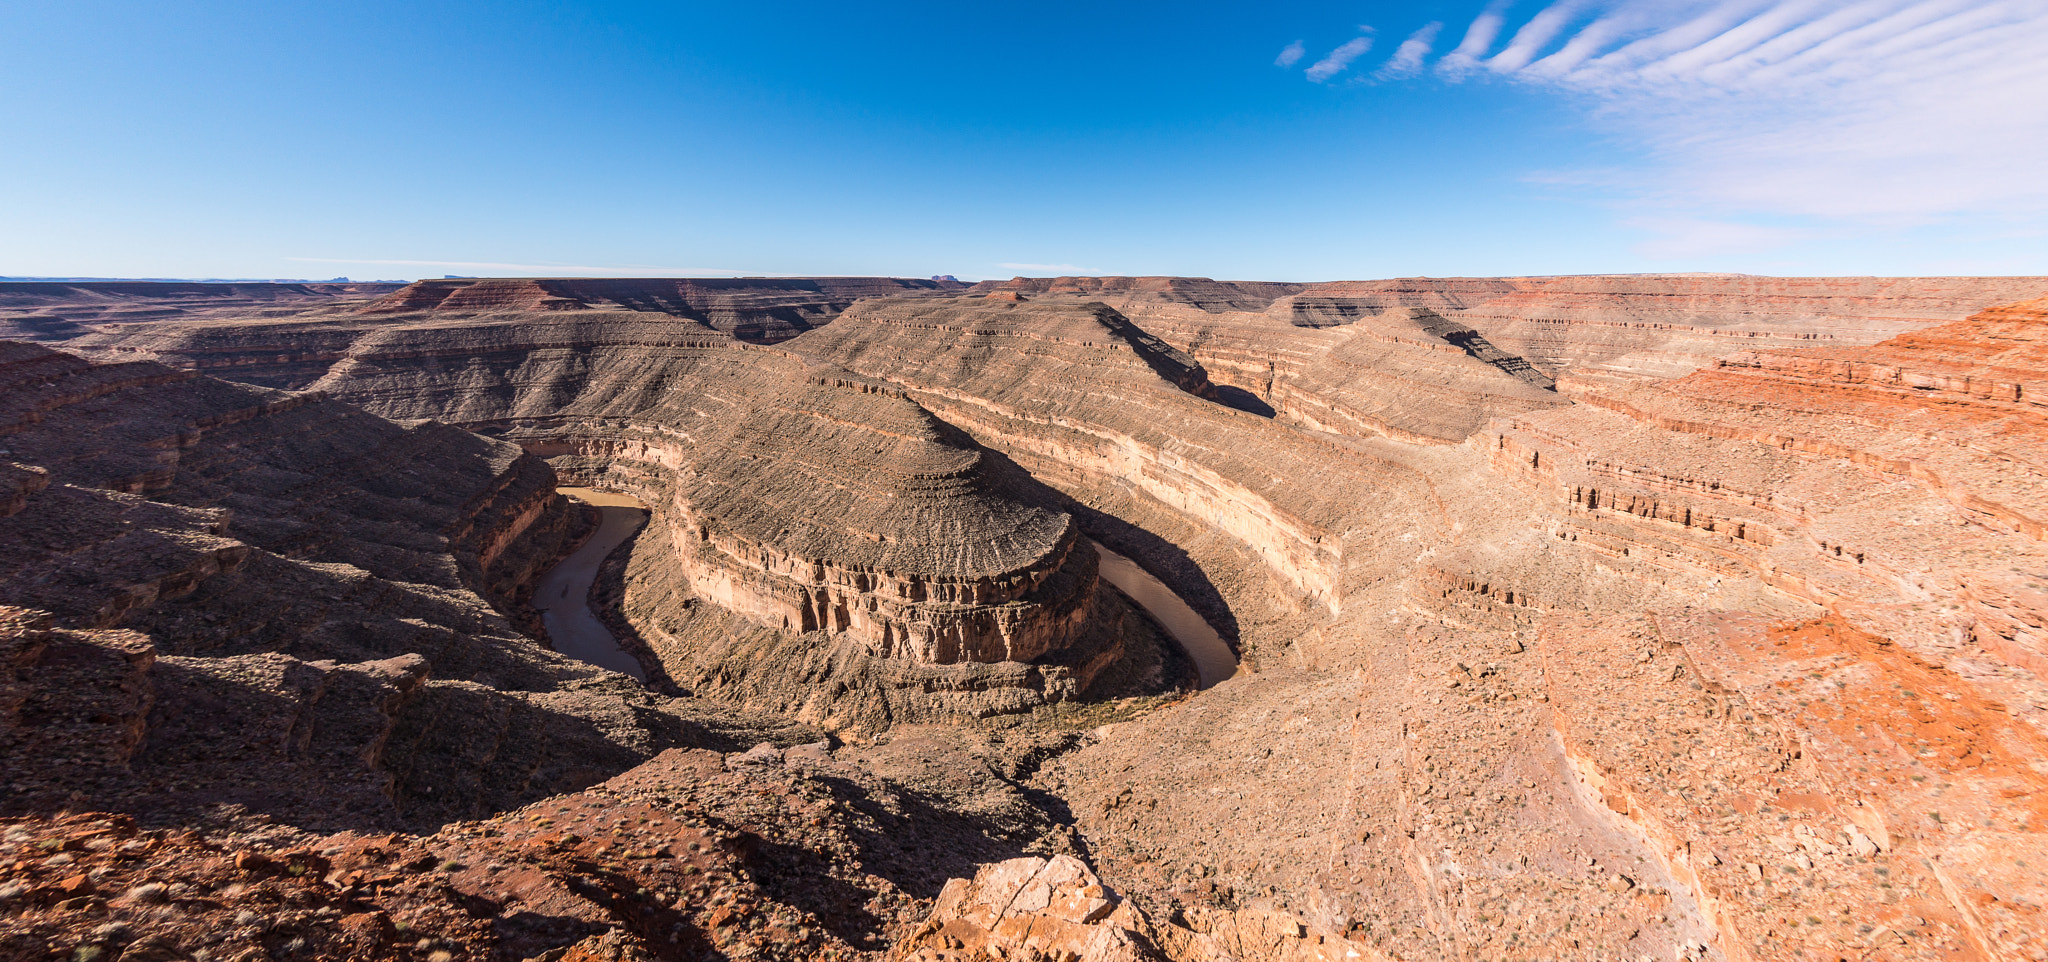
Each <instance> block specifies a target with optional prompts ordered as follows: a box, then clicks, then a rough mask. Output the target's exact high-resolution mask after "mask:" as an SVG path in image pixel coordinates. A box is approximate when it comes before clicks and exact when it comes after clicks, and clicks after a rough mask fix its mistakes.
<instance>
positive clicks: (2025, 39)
mask: <svg viewBox="0 0 2048 962" xmlns="http://www.w3.org/2000/svg"><path fill="white" fill-rule="evenodd" d="M1506 10H1507V8H1506V6H1505V5H1504V4H1502V3H1499V2H1495V3H1491V4H1489V5H1488V6H1486V7H1485V8H1484V9H1483V10H1482V11H1481V12H1480V13H1478V14H1477V15H1475V16H1474V18H1473V20H1472V22H1471V23H1470V25H1469V26H1468V27H1467V28H1466V30H1465V34H1464V40H1463V41H1462V42H1461V43H1460V44H1459V46H1458V48H1457V49H1456V50H1455V51H1452V52H1451V53H1449V54H1446V55H1444V56H1442V57H1440V58H1438V59H1437V60H1436V62H1435V64H1434V67H1435V70H1436V71H1437V72H1438V73H1439V74H1440V75H1442V76H1444V77H1446V78H1447V79H1450V80H1453V81H1456V80H1461V79H1465V78H1467V77H1469V76H1471V75H1472V74H1473V73H1474V70H1475V68H1476V67H1480V66H1484V67H1486V68H1488V71H1489V72H1491V73H1494V74H1497V75H1499V76H1503V77H1506V78H1508V79H1510V80H1514V81H1519V82H1523V83H1527V84H1530V85H1534V86H1541V87H1550V88H1553V89H1556V90H1558V91H1560V92H1564V93H1568V94H1574V95H1579V96H1582V97H1585V98H1587V105H1588V107H1589V108H1590V109H1591V113H1590V114H1589V116H1590V118H1591V119H1592V121H1593V122H1594V123H1595V124H1596V125H1599V126H1603V127H1606V128H1607V129H1609V130H1612V131H1613V132H1614V133H1615V134H1616V135H1618V136H1619V137H1621V138H1623V139H1624V141H1627V140H1633V141H1634V142H1635V143H1636V144H1637V145H1638V146H1640V147H1641V148H1643V149H1644V150H1645V151H1646V152H1647V153H1648V154H1649V156H1650V157H1652V158H1653V167H1652V169H1651V170H1649V171H1646V172H1645V173H1646V175H1647V176H1646V177H1644V178H1643V179H1642V181H1641V182H1640V183H1639V185H1638V186H1637V187H1635V188H1623V190H1624V191H1626V192H1628V193H1629V194H1630V202H1631V204H1632V205H1634V206H1635V207H1636V208H1637V209H1638V210H1639V211H1642V212H1643V213H1642V216H1640V217H1638V218H1636V219H1635V220H1634V221H1632V222H1631V223H1632V224H1633V225H1634V226H1636V227H1639V228H1641V229H1644V230H1647V231H1650V232H1652V233H1656V234H1659V235H1661V236H1663V237H1664V238H1666V239H1665V240H1663V241H1658V242H1655V243H1653V244H1651V245H1649V247H1650V248H1651V249H1653V250H1655V251H1657V252H1659V253H1660V254H1666V255H1671V256H1679V255H1682V254H1688V253H1692V254H1703V253H1706V252H1711V251H1720V250H1724V249H1734V248H1738V247H1748V248H1754V249H1761V248H1765V247H1769V246H1772V245H1776V244H1781V243H1785V242H1789V241H1792V240H1798V239H1801V238H1802V237H1810V236H1818V235H1802V234H1800V233H1798V232H1797V231H1792V230H1788V229H1785V228H1782V227H1760V226H1756V225H1746V224H1743V223H1738V221H1740V220H1741V219H1742V218H1745V217H1764V218H1773V217H1777V218H1782V217H1801V218H1812V219H1817V221H1818V222H1830V221H1832V222H1840V223H1849V222H1856V223H1863V224H1881V225H1891V226H1895V227H1903V226H1905V225H1909V224H1925V223H1929V222H1932V221H1934V220H1938V219H1942V218H1951V217H1955V216H1964V215H1975V216H1987V217H2007V218H2010V217H2013V216H2021V215H2024V214H2040V213H2044V212H2048V180H2044V179H2043V178H2042V177H2041V176H2040V173H2039V167H2040V161H2039V158H2040V157H2042V156H2048V57H2042V56H2041V55H2040V51H2041V50H2042V49H2048V0H1850V2H1846V3H1845V2H1841V0H1553V2H1551V3H1550V4H1549V5H1547V6H1545V7H1544V8H1543V9H1541V10H1539V11H1537V12H1536V13H1534V14H1533V15H1532V16H1531V17H1530V18H1529V19H1528V20H1527V21H1525V22H1523V23H1522V24H1521V25H1520V27H1519V28H1518V29H1516V30H1515V31H1514V32H1513V34H1512V36H1511V38H1510V39H1509V40H1508V41H1507V43H1506V44H1505V45H1504V46H1503V45H1500V43H1499V41H1500V37H1501V35H1502V34H1503V33H1504V32H1505V31H1506V27H1507V25H1508V21H1507V18H1506V15H1505V14H1506ZM1496 47H1499V49H1498V50H1496ZM1408 50H1409V48H1408V45H1407V44H1403V50H1402V51H1397V52H1396V54H1395V57H1394V59H1392V60H1390V61H1388V64H1387V65H1386V66H1385V67H1382V68H1381V70H1382V73H1383V74H1384V76H1386V77H1399V76H1412V75H1414V74H1415V73H1419V72H1420V71H1421V70H1422V69H1425V68H1426V67H1427V66H1428V64H1427V56H1428V50H1427V44H1424V45H1422V49H1420V50H1419V51H1417V52H1416V55H1415V56H1414V57H1412V58H1404V56H1403V54H1404V53H1406V52H1408Z"/></svg>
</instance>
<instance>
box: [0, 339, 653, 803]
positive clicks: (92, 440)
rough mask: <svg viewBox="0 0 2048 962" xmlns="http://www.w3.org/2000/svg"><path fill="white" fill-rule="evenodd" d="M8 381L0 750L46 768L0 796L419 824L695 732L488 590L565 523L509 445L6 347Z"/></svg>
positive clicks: (15, 760) (545, 488) (185, 376)
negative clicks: (511, 561) (10, 465)
mask: <svg viewBox="0 0 2048 962" xmlns="http://www.w3.org/2000/svg"><path fill="white" fill-rule="evenodd" d="M0 384H4V386H5V387H4V390H0V399H4V400H0V446H4V447H5V448H6V450H7V451H8V454H7V457H9V458H14V459H19V461H21V462H25V464H24V465H23V466H19V467H16V468H15V469H14V477H15V478H16V480H17V482H21V481H23V480H24V479H26V480H27V481H28V482H29V483H19V484H18V488H17V490H18V491H19V492H20V494H19V495H18V496H17V501H18V502H19V504H18V507H16V508H15V509H14V510H13V511H12V512H11V513H10V514H9V515H8V516H7V517H4V518H0V540H4V541H5V543H6V544H7V545H8V548H9V550H8V552H7V553H6V558H5V561H4V562H0V605H6V606H10V607H9V608H8V610H9V611H11V612H14V614H12V615H10V616H9V622H8V628H7V637H8V640H7V645H8V650H9V651H10V664H11V670H12V681H11V682H10V690H11V692H12V694H10V695H9V696H8V699H7V704H10V705H11V706H13V707H12V708H11V709H10V711H9V717H8V719H7V721H8V725H7V727H8V731H7V733H6V740H7V742H8V743H9V744H7V745H6V746H4V748H5V750H7V751H8V752H9V757H10V759H11V760H10V762H9V764H10V771H21V772H23V773H27V772H29V771H35V772H37V774H36V775H35V777H26V774H24V777H19V778H10V779H9V783H8V785H7V792H8V794H7V797H6V799H5V800H4V803H0V804H4V805H5V806H6V807H7V808H8V809H10V810H15V811H20V810H23V809H33V808H35V807H37V806H41V805H45V804H48V803H50V802H51V801H52V799H63V798H67V797H71V796H72V795H74V794H75V795H76V796H77V797H78V798H81V799H89V800H91V801H92V802H93V803H94V804H101V805H132V804H138V800H139V799H147V800H148V801H147V803H146V805H147V806H148V807H149V808H150V809H152V810H156V811H161V812H164V813H174V812H185V811H196V810H198V809H201V808H203V807H205V806H208V805H214V804H219V803H222V802H227V801H232V802H236V803H239V804H243V805H247V806H249V807H251V808H253V809H256V810H258V811H265V812H272V813H276V814H278V815H280V816H284V817H288V818H293V819H303V820H310V821H312V822H313V823H326V824H337V823H339V824H356V825H362V826H374V825H378V824H391V823H395V822H397V821H399V820H401V819H405V820H419V821H433V820H435V819H439V818H446V817H449V816H451V815H455V816H460V815H468V814H475V813H478V812H481V811H488V810H493V809H496V808H502V807H504V806H506V805H508V804H517V803H518V802H520V801H522V800H525V799H530V798H532V797H535V796H536V795H537V794H547V793H550V792H554V791H561V790H565V789H573V788H576V787H580V786H582V785H587V784H589V783H591V782H592V781H595V780H599V779H602V778H605V777H608V776H609V775H610V774H613V773H615V772H617V771H619V770H622V769H624V768H626V767H629V766H630V765H632V764H634V763H635V762H636V761H638V760H639V759H640V758H643V757H645V756H646V755H647V754H648V753H649V752H650V751H652V750H656V749H658V748H659V747H661V746H662V745H663V744H665V743H672V742H673V740H674V739H675V738H676V737H677V736H678V734H679V733H680V732H681V731H682V730H683V729H684V728H685V727H687V725H688V724H689V723H688V722H686V721H685V720H684V718H683V717H681V716H680V715H678V716H673V717H671V716H668V715H666V714H665V712H664V711H663V710H662V706H661V705H659V704H657V703H656V702H654V701H651V700H650V699H649V697H648V696H647V695H645V694H644V693H638V692H637V688H636V686H634V685H632V683H631V682H630V681H629V680H627V679H624V678H621V677H618V676H607V675H606V674H605V673H602V672H599V671H597V670H594V669H591V668H589V667H588V666H583V665H581V664H579V663H575V662H568V661H565V660H563V659H561V658H560V657H559V656H556V655H554V654H553V653H552V652H549V651H547V650H545V649H544V648H542V647H541V646H540V645H538V644H536V643H535V642H534V641H532V640H531V639H528V638H525V637H523V636H521V635H519V634H518V633H517V632H516V631H514V630H513V629H512V628H511V626H510V625H508V624H507V623H506V621H505V619H504V617H503V616H502V615H501V614H500V613H499V612H497V611H495V610H493V608H492V607H491V605H490V604H488V603H487V602H486V601H485V599H484V598H482V597H479V595H478V593H477V592H478V591H480V590H487V588H488V585H487V582H488V581H489V579H490V572H491V570H492V568H493V566H494V565H496V564H502V563H503V561H504V558H505V556H506V554H507V553H508V552H513V551H516V550H517V546H519V545H520V544H522V543H523V541H524V540H526V539H528V538H530V537H531V536H532V535H533V533H534V529H535V528H536V527H544V526H545V522H546V519H547V518H548V517H549V514H550V512H551V511H559V510H560V505H559V501H560V498H559V497H558V496H556V495H555V494H554V476H553V473H552V471H550V470H549V469H548V467H547V465H546V464H545V463H544V462H541V461H540V460H538V459H537V458H534V457H532V456H530V455H527V454H524V453H523V452H521V451H520V450H519V449H518V448H517V447H516V446H513V445H510V444H505V443H503V442H497V441H490V440H487V439H484V438H481V437H478V436H476V435H473V434H469V433H467V432H462V431H457V430H455V429H453V428H449V427H446V426H444V425H439V424H432V423H423V424H416V425H413V426H411V427H406V426H401V425H398V424H394V423H392V422H389V421H385V420H383V419H381V418H377V417H374V416H372V415H369V414H366V413H364V412H362V411H361V410H359V409H355V408H352V407H349V406H347V405H344V404H339V403H337V402H334V401H331V400H327V399H325V398H322V397H320V396H318V395H293V394H287V393H285V392H279V391H273V390H268V389H264V388H255V387H250V386H247V385H238V384H230V383H227V382H222V381H216V380H213V379H211V378H206V377H201V376H198V375H194V374H191V373H189V372H182V371H174V370H170V369H168V368H164V367H161V366H158V365H154V364H126V365H100V366H96V365H92V364H89V363H87V362H85V361H82V360H80V359H78V358H76V357H73V356H70V355H65V354H59V353H56V352H52V351H49V350H46V349H44V348H40V347H35V346H31V345H26V344H18V343H13V344H5V345H0ZM66 742H75V743H76V744H77V745H79V746H80V750H72V749H60V748H58V747H57V746H58V745H60V744H63V743H66ZM88 745H90V746H93V747H91V748H89V749H88V748H86V747H85V746H88ZM38 757H41V758H48V759H52V761H51V762H50V763H49V764H46V765H36V766H34V767H33V768H30V767H26V766H27V765H28V760H29V759H33V758H38ZM61 759H70V761H68V762H67V761H58V760H61ZM14 765H23V766H25V767H23V768H20V769H17V768H14V767H12V766H14Z"/></svg>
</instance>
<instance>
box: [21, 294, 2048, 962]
mask: <svg viewBox="0 0 2048 962" xmlns="http://www.w3.org/2000/svg"><path fill="white" fill-rule="evenodd" d="M162 287H163V289H161V290H158V289H154V288H153V287H152V286H150V285H98V286H95V285H77V284H72V285H54V284H53V285H37V284H11V285H6V286H5V287H4V289H0V332H4V333H5V334H6V336H9V337H14V338H17V339H19V340H17V341H15V342H12V343H4V344H0V449H4V450H0V545H4V546H5V547H6V551H5V552H4V556H0V765H4V771H5V774H6V778H5V779H4V785H0V959H14V958H20V959H48V958H59V957H71V958H77V959H115V958H119V959H186V958H190V959H259V958H279V959H283V958H380V959H382V958H390V959H435V960H445V962H452V960H455V959H533V958H539V959H696V958H757V957H767V958H884V957H887V958H918V959H933V960H938V959H948V960H950V959H956V958H963V959H964V958H974V957H996V958H1047V959H1070V958H1088V959H1098V958H1099V959H1147V960H1160V959H1171V960H1174V962H1188V960H1197V959H1200V960H1221V959H1246V960H1265V959H1274V960H1278V959H1304V960H1305V959H1331V960H1336V959H1360V958H1367V959H1375V958H1385V959H1468V958H1469V959H1495V958H1529V959H1560V958H1571V959H1580V958H1583V959H1612V958H1678V959H1742V960H1750V959H1759V960H1760V959H1796V958H1819V959H1836V958H1845V959H1944V960H1949V959H1986V960H1994V959H1995V960H2005V959H2011V960H2021V959H2029V960H2031V959H2048V935H2044V933H2048V917H2044V915H2043V907H2044V905H2048V807H2044V806H2048V674H2044V673H2048V547H2044V545H2043V543H2042V539H2043V537H2044V535H2048V408H2044V407H2043V405H2044V403H2048V298H2044V297H2043V295H2044V294H2048V278H1895V279H1876V278H1865V279H1855V278H1849V279H1796V278H1795V279H1779V278H1747V277H1725V276H1701V275H1686V276H1672V277H1656V276H1630V277H1609V278H1601V277H1584V278H1518V279H1406V280H1395V281H1373V282H1335V283H1327V284H1273V283H1238V282H1216V281H1208V280H1203V279H1191V278H1058V279H1022V278H1020V279H1017V280H1015V281H1010V282H1002V283H985V284H980V285H975V286H973V287H967V286H964V285H959V284H955V283H951V282H936V281H934V282H922V281H899V280H892V279H863V278H851V279H849V278H830V279H815V280H803V279H796V280H785V279H774V280H753V279H742V280H732V281H682V282H679V281H615V280H604V281H582V280H503V281H497V280H487V281H453V280H451V281H434V282H422V283H421V284H416V285H411V286H408V287H404V288H400V289H392V288H389V287H370V286H360V285H359V286H356V287H340V286H297V287H295V286H291V285H235V286H232V287H230V286H227V285H220V287H222V288H224V289H222V290H213V289H211V288H209V287H208V286H207V285H163V286H162ZM358 288H360V289H358ZM571 482H574V483H580V484H595V485H598V486H602V487H606V488H611V489H615V490H622V491H626V492H630V493H632V494H634V495H636V496H637V497H639V498H640V500H641V501H642V502H644V503H646V504H647V505H649V506H650V508H651V517H650V518H649V521H648V524H647V526H646V527H645V528H644V529H643V530H642V532H641V533H640V534H639V535H638V536H637V537H636V538H635V539H634V540H632V541H629V542H628V544H627V546H626V547H625V548H622V549H621V550H620V551H619V552H618V553H616V554H615V555H614V556H613V558H612V560H611V561H610V562H608V563H607V565H606V566H605V568H604V569H603V573H602V574H601V576H600V578H599V581H598V584H597V585H596V586H595V588H594V589H593V592H592V601H593V603H594V604H595V606H596V607H597V608H598V609H599V610H600V614H601V616H602V617H604V618H605V619H606V620H607V621H608V623H609V624H610V625H611V626H612V628H613V630H614V633H615V634H617V635H618V636H619V637H620V639H621V643H622V645H623V646H624V648H625V650H626V651H627V652H628V653H629V654H631V655H632V656H633V657H635V658H636V659H638V660H639V662H640V663H641V664H642V666H643V667H644V668H645V669H646V674H647V676H648V678H649V679H650V681H649V682H648V683H647V684H646V685H641V684H639V683H637V682H635V681H633V680H632V679H630V678H627V677H625V676H622V675H618V674H615V673H611V672H607V671H604V670H601V669H598V668H595V667H592V666H589V665H584V664H582V663H580V662H575V661H572V660H568V659H565V658H563V657H562V656H560V655H557V654H556V653H554V652H553V651H551V650H549V648H548V647H547V644H546V639H545V634H544V632H543V631H541V630H540V628H539V619H538V618H537V617H536V615H535V613H534V612H533V611H532V609H531V608H530V607H529V605H528V600H529V598H528V595H529V594H530V591H531V587H532V584H533V582H534V581H535V580H536V579H537V578H538V576H539V574H540V573H541V572H542V571H545V570H546V569H547V567H548V566H549V565H551V564H552V563H553V562H554V561H555V560H556V559H558V558H560V557H562V556H564V555H566V554H567V553H568V552H569V551H571V550H573V549H574V548H575V546H576V545H577V544H578V543H580V540H581V539H582V538H584V537H585V536H587V534H588V531H589V528H590V526H591V523H592V522H591V519H590V518H589V517H587V516H586V513H585V512H583V511H582V510H580V509H578V508H577V507H576V506H575V505H574V504H573V503H571V502H568V501H566V500H565V499H564V498H562V497H561V496H560V495H558V494H557V493H556V490H555V489H556V487H557V485H559V484H567V483H571ZM1091 543H1093V544H1099V545H1102V546H1103V547H1105V548H1106V549H1109V550H1112V551H1115V552H1116V553H1118V554H1121V555H1123V556H1125V557H1128V558H1131V559H1133V560H1134V561H1136V562H1137V563H1138V564H1139V565H1140V566H1141V567H1143V568H1144V569H1145V570H1146V571H1148V572H1150V573H1151V574H1152V575H1154V576H1156V577H1157V578H1158V579H1160V581H1162V582H1164V583H1165V584H1166V585H1168V586H1169V587H1170V588H1171V589H1172V590H1173V591H1174V592H1175V593H1177V594H1178V595H1179V596H1180V597H1181V598H1182V599H1183V600H1184V601H1185V602H1186V603H1187V604H1188V605H1189V606H1191V607H1192V608H1193V609H1194V610H1195V611H1196V612H1198V613H1199V614H1200V615H1201V616H1202V618H1203V619H1205V620H1207V621H1208V622H1209V623H1210V625H1211V626H1212V627H1213V628H1215V629H1216V631H1217V632H1218V633H1219V634H1221V635H1222V636H1223V637H1224V638H1225V639H1226V640H1227V641H1228V642H1229V644H1230V645H1231V646H1232V647H1233V648H1234V649H1235V650H1236V652H1237V653H1238V656H1239V658H1240V660H1241V668H1240V671H1239V673H1238V675H1237V676H1236V677H1234V678H1231V679H1230V680H1227V681H1224V682H1222V683H1221V684H1218V685H1215V686H1214V687H1211V688H1207V689H1203V690H1198V686H1197V684H1196V681H1195V675H1194V672H1193V670H1192V667H1191V665H1190V664H1189V662H1188V660H1187V659H1186V657H1185V655H1184V654H1183V653H1181V652H1180V651H1179V650H1178V649H1177V648H1176V646H1175V645H1173V644H1172V642H1171V640H1170V639H1169V638H1168V637H1167V635H1166V634H1165V632H1164V630H1163V629H1162V628H1161V627H1160V626H1159V624H1157V623H1156V622H1155V621H1154V620H1153V619H1152V618H1150V617H1148V616H1147V615H1146V614H1145V613H1144V612H1143V611H1142V610H1140V609H1139V608H1138V607H1137V606H1136V605H1134V604H1133V603H1132V601H1131V600H1130V599H1129V598H1127V597H1125V596H1124V595H1123V594H1122V593H1121V592H1120V591H1119V590H1117V588H1116V587H1114V586H1112V585H1110V584H1109V583H1108V581H1107V580H1106V579H1104V578H1103V577H1102V575H1101V571H1100V570H1099V566H1098V564H1097V557H1098V556H1097V554H1096V552H1095V551H1094V550H1093V547H1092V545H1091Z"/></svg>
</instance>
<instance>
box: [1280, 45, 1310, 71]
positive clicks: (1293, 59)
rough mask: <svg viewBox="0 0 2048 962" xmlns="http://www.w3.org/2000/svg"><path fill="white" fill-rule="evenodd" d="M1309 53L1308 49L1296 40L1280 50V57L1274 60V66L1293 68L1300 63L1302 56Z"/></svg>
mask: <svg viewBox="0 0 2048 962" xmlns="http://www.w3.org/2000/svg"><path fill="white" fill-rule="evenodd" d="M1307 53H1308V48H1307V47H1304V46H1302V44H1301V41H1299V40H1296V41H1295V42H1293V43H1290V44H1288V45H1287V46H1285V47H1282V48H1280V56H1277V57H1274V58H1273V66H1275V67H1283V68H1284V67H1292V66H1294V65H1295V64H1297V63H1300V62H1301V58H1302V56H1303V55H1305V54H1307Z"/></svg>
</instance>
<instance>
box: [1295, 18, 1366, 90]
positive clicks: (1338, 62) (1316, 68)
mask: <svg viewBox="0 0 2048 962" xmlns="http://www.w3.org/2000/svg"><path fill="white" fill-rule="evenodd" d="M1361 29H1363V30H1365V31H1366V35H1365V36H1362V37H1353V38H1351V39H1350V40H1347V41H1345V42H1344V43H1343V45H1342V46H1339V47H1338V48H1337V49H1335V50H1332V51H1330V53H1329V55H1328V56H1326V57H1324V58H1323V59H1321V60H1318V61H1316V62H1315V63H1314V64H1312V65H1311V66H1310V67H1309V68H1308V73H1307V76H1308V79H1310V80H1313V81H1315V82H1316V83H1322V82H1323V81H1325V80H1328V79H1330V78H1331V77H1334V76H1336V75H1338V74H1340V73H1343V72H1344V69H1345V68H1346V67H1349V66H1351V61H1353V60H1357V59H1358V58H1359V57H1361V56H1364V55H1365V52H1366V51H1368V50H1371V49H1372V28H1371V27H1363V28H1361Z"/></svg>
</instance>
